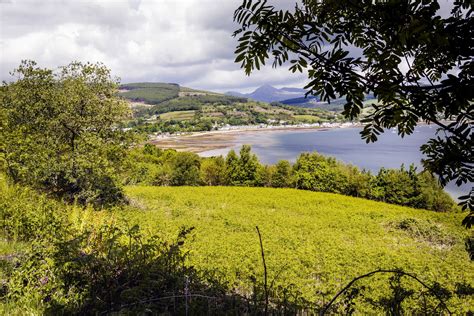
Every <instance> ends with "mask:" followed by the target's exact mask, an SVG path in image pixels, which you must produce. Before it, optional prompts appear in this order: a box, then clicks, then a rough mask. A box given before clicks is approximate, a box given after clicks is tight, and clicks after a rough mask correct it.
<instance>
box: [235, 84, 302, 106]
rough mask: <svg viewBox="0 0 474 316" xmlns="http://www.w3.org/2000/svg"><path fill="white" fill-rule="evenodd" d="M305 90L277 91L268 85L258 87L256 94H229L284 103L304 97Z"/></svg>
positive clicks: (284, 89) (282, 89)
mask: <svg viewBox="0 0 474 316" xmlns="http://www.w3.org/2000/svg"><path fill="white" fill-rule="evenodd" d="M305 92H306V91H305V90H303V89H297V88H281V89H277V88H275V87H274V86H272V85H270V84H268V83H266V84H264V85H262V86H260V87H258V88H257V89H256V90H255V91H254V92H252V93H247V94H242V93H238V94H237V93H235V92H228V94H230V95H239V96H245V97H247V98H250V99H254V100H257V101H263V102H274V101H283V100H287V99H293V98H300V97H304V95H305Z"/></svg>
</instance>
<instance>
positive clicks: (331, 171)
mask: <svg viewBox="0 0 474 316" xmlns="http://www.w3.org/2000/svg"><path fill="white" fill-rule="evenodd" d="M293 174H294V181H295V185H296V188H297V189H303V190H312V191H320V192H333V193H344V192H345V190H346V187H347V183H348V180H347V176H346V175H345V174H343V172H342V167H341V166H340V165H339V163H338V162H337V161H336V160H335V159H334V158H331V157H329V158H326V157H324V156H322V155H320V154H318V153H317V152H314V153H302V154H301V155H300V156H299V157H298V159H297V160H296V163H295V164H294V166H293Z"/></svg>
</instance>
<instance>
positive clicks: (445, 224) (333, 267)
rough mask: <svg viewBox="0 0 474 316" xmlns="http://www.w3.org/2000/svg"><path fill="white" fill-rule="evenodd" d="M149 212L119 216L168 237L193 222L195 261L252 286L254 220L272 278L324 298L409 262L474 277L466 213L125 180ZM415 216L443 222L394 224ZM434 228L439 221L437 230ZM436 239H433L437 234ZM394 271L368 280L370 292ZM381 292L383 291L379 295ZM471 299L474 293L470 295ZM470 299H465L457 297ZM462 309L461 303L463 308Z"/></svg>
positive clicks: (430, 273)
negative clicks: (411, 227)
mask: <svg viewBox="0 0 474 316" xmlns="http://www.w3.org/2000/svg"><path fill="white" fill-rule="evenodd" d="M126 191H127V194H128V195H129V196H130V197H131V198H132V200H134V202H135V203H137V205H141V207H142V211H139V210H136V211H132V212H127V213H121V214H120V215H118V217H119V218H122V220H127V221H128V222H129V223H130V224H135V223H139V224H140V225H141V226H142V227H144V228H146V229H149V230H150V231H154V232H161V233H163V234H164V235H166V236H167V237H171V236H175V235H176V232H177V230H178V227H180V226H183V225H185V226H188V227H189V226H194V227H196V230H195V232H194V235H193V238H192V241H191V242H190V243H189V244H188V247H189V249H190V250H191V257H190V260H191V262H192V263H193V264H195V265H196V266H198V267H199V268H204V269H214V270H215V269H217V270H218V271H219V272H221V273H222V274H223V278H224V279H226V281H228V282H230V284H235V285H236V286H237V287H242V288H246V287H247V286H248V284H249V282H248V277H249V275H251V274H253V273H256V275H258V276H260V275H261V273H262V268H261V261H260V260H261V258H260V257H259V245H258V237H257V235H256V232H255V226H256V225H258V226H259V227H260V230H261V232H262V234H263V240H264V245H265V251H266V258H267V265H268V269H269V279H270V280H272V279H273V278H274V277H275V275H276V274H277V273H278V271H280V270H281V271H282V272H281V274H280V276H279V278H278V279H277V281H276V285H284V286H288V285H289V284H295V288H296V289H297V290H299V291H301V292H302V293H303V296H304V297H305V298H307V299H310V300H312V301H313V300H321V299H324V298H323V296H324V295H323V294H317V293H318V291H323V292H324V291H326V292H327V293H328V294H326V299H327V298H328V297H329V296H331V295H332V294H333V293H335V291H336V290H337V289H340V288H341V287H342V286H343V285H345V284H346V283H347V282H348V281H350V280H351V279H352V278H353V277H354V276H357V275H360V274H363V273H366V272H368V271H371V270H374V269H377V268H403V269H406V270H407V271H411V272H414V273H416V274H417V275H418V276H419V277H421V278H422V279H424V280H427V281H429V282H434V281H438V282H440V283H442V284H444V285H447V286H449V287H451V289H453V287H454V284H455V283H456V282H470V283H471V285H474V284H473V280H474V269H473V268H474V263H472V262H470V261H469V260H468V257H467V254H466V252H465V250H464V246H463V237H464V234H466V231H465V230H464V229H463V228H462V227H461V226H460V222H461V219H462V214H441V213H434V212H429V211H423V210H414V209H410V208H406V207H399V206H394V205H388V204H385V203H379V202H373V201H367V200H363V199H356V198H351V197H345V196H340V195H335V194H327V193H315V192H307V191H297V190H292V189H268V188H238V187H128V188H127V189H126ZM404 218H414V219H417V220H418V221H420V222H423V223H425V224H427V225H428V226H430V225H431V226H432V227H433V228H437V229H439V231H440V232H441V233H440V234H439V236H441V237H440V239H441V240H444V239H446V238H448V239H450V238H452V239H453V240H454V241H455V244H454V245H453V246H446V245H444V244H443V242H441V243H437V242H429V241H427V240H426V239H423V238H421V237H419V238H415V237H413V236H410V234H408V233H407V232H406V231H403V230H400V229H397V228H394V227H393V225H390V223H391V222H396V221H399V220H401V219H404ZM435 230H436V229H435ZM435 239H436V238H435ZM387 283H388V282H387V279H385V281H383V282H382V280H381V279H379V280H377V279H373V280H371V281H370V282H368V283H367V286H368V287H369V288H372V290H373V291H372V292H373V293H381V292H383V289H384V288H385V289H386V287H387ZM375 295H376V294H375ZM471 303H474V301H471ZM460 304H461V305H463V306H464V307H467V303H466V302H464V303H460ZM461 308H462V307H461Z"/></svg>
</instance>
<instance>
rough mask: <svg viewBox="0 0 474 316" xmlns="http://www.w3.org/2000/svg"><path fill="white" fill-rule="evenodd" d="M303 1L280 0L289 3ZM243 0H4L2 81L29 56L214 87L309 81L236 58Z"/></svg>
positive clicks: (0, 11)
mask: <svg viewBox="0 0 474 316" xmlns="http://www.w3.org/2000/svg"><path fill="white" fill-rule="evenodd" d="M296 2H297V0H273V1H269V3H270V4H273V5H276V6H277V7H280V8H283V9H290V8H291V7H293V6H294V4H295V3H296ZM240 4H241V0H219V1H218V0H43V1H39V0H10V1H5V0H0V80H10V79H11V78H10V77H9V75H8V73H9V71H11V70H13V69H14V68H15V67H16V66H18V65H19V63H20V61H21V60H22V59H32V60H35V61H37V62H38V64H39V65H41V66H44V67H50V68H55V67H58V66H61V65H65V64H68V63H69V62H71V61H73V60H80V61H90V62H103V63H104V64H105V65H107V66H108V67H109V68H111V69H112V72H113V74H114V75H116V76H119V77H121V78H122V82H133V81H164V82H177V83H180V84H183V85H188V86H191V87H196V88H200V89H210V90H219V91H225V90H236V89H237V90H238V89H240V88H242V89H244V88H247V89H249V88H251V87H256V86H259V85H262V84H264V83H269V84H274V85H276V86H282V85H298V86H302V85H303V84H304V76H303V75H293V74H291V73H289V72H288V71H287V69H286V68H279V69H271V67H264V69H263V70H261V71H259V72H255V73H254V74H252V76H250V77H246V76H245V74H244V73H243V71H242V70H241V69H240V67H239V65H238V64H235V63H234V62H233V60H234V54H233V52H234V49H235V45H236V40H235V39H234V38H232V36H231V34H232V32H233V31H234V29H236V28H237V26H236V25H235V24H234V23H233V21H232V18H233V12H234V10H235V8H237V7H238V6H239V5H240Z"/></svg>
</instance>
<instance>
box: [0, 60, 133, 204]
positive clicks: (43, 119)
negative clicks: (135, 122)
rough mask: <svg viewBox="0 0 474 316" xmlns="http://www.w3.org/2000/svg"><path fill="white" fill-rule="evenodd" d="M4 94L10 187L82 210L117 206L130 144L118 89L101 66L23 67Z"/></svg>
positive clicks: (0, 152)
mask: <svg viewBox="0 0 474 316" xmlns="http://www.w3.org/2000/svg"><path fill="white" fill-rule="evenodd" d="M12 76H15V77H16V78H15V79H16V80H15V81H13V82H11V83H6V82H3V84H2V87H1V90H0V93H1V94H0V100H1V103H0V113H1V114H0V116H1V118H2V120H1V122H0V132H1V133H0V166H1V169H3V171H4V172H6V174H7V175H8V176H9V178H10V179H11V180H13V181H14V182H17V183H22V184H27V185H31V186H33V187H34V188H36V189H39V190H42V191H46V192H48V193H50V194H52V195H54V196H57V197H60V198H64V199H66V200H69V201H72V200H76V201H78V202H79V203H83V204H86V203H94V204H97V205H103V204H109V203H116V202H118V201H120V200H121V198H122V197H123V194H122V190H121V188H120V185H119V182H118V179H117V170H118V169H119V168H120V166H121V163H122V160H123V158H124V156H125V150H126V149H127V147H128V144H129V141H130V139H129V138H128V137H127V135H126V134H125V133H124V132H122V131H121V130H120V129H118V128H117V125H118V123H119V122H120V121H121V120H122V119H124V118H126V117H127V116H128V115H129V109H128V105H127V103H126V102H125V101H123V100H121V99H119V98H118V97H117V96H116V93H117V88H118V82H117V81H116V80H114V79H112V78H111V75H110V71H109V70H108V69H107V68H106V67H105V66H103V65H101V64H89V63H87V64H82V63H79V62H73V63H71V64H69V65H68V66H65V67H61V68H59V70H58V71H53V70H51V69H42V68H39V67H37V66H36V63H35V62H32V61H23V62H22V63H21V64H20V66H19V67H18V68H17V69H15V70H14V71H13V72H12Z"/></svg>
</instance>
